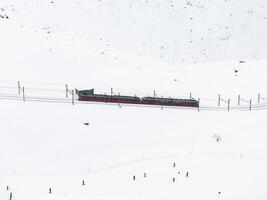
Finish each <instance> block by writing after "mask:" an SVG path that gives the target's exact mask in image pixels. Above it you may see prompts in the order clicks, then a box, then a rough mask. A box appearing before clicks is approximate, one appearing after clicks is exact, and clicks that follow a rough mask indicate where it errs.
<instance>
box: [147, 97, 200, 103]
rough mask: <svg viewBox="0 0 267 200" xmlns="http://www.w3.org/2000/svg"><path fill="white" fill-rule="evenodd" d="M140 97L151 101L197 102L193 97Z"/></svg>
mask: <svg viewBox="0 0 267 200" xmlns="http://www.w3.org/2000/svg"><path fill="white" fill-rule="evenodd" d="M142 99H145V100H151V101H183V102H197V100H194V99H174V98H164V97H163V98H161V97H143V98H142Z"/></svg>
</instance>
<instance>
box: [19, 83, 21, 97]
mask: <svg viewBox="0 0 267 200" xmlns="http://www.w3.org/2000/svg"><path fill="white" fill-rule="evenodd" d="M20 90H21V87H20V82H19V81H18V93H19V95H20Z"/></svg>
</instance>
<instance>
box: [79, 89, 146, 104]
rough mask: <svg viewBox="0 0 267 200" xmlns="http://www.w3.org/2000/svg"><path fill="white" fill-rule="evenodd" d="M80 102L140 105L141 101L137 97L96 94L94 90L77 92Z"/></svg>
mask: <svg viewBox="0 0 267 200" xmlns="http://www.w3.org/2000/svg"><path fill="white" fill-rule="evenodd" d="M76 93H77V94H78V96H79V100H80V101H95V102H106V103H128V104H140V103H141V99H140V98H139V97H136V96H121V95H106V94H95V93H94V89H91V90H76Z"/></svg>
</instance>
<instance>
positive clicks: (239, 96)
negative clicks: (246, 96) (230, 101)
mask: <svg viewBox="0 0 267 200" xmlns="http://www.w3.org/2000/svg"><path fill="white" fill-rule="evenodd" d="M238 106H240V95H238Z"/></svg>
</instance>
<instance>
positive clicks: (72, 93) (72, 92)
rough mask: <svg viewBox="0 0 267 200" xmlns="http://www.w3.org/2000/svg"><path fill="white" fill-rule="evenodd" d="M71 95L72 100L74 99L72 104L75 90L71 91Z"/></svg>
mask: <svg viewBox="0 0 267 200" xmlns="http://www.w3.org/2000/svg"><path fill="white" fill-rule="evenodd" d="M71 95H72V98H71V99H72V100H71V101H72V105H74V90H72V91H71Z"/></svg>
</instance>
